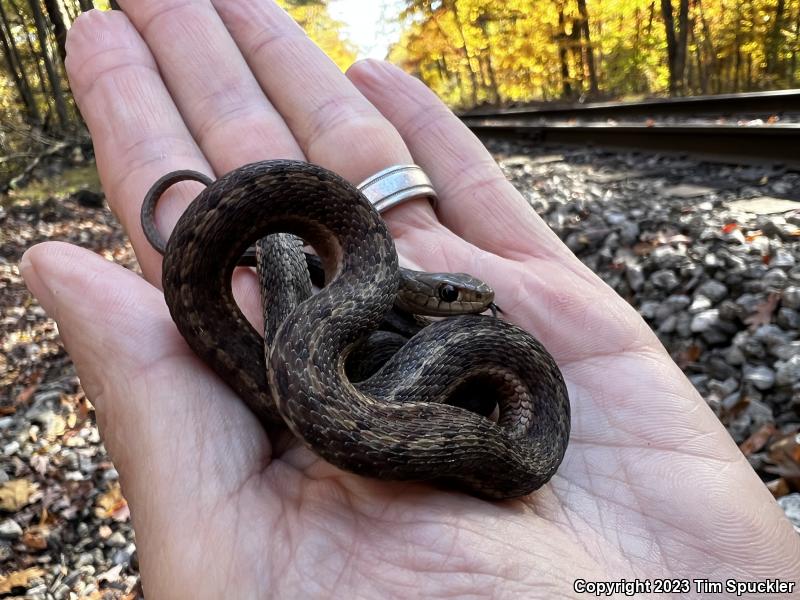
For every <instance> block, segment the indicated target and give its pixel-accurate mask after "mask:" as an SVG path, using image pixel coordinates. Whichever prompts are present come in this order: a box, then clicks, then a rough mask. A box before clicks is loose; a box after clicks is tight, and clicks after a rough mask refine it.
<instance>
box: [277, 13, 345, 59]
mask: <svg viewBox="0 0 800 600" xmlns="http://www.w3.org/2000/svg"><path fill="white" fill-rule="evenodd" d="M277 2H278V5H280V6H281V8H283V9H284V10H286V11H287V12H288V13H289V14H290V15H291V17H292V18H293V19H294V20H295V21H297V23H298V25H300V27H302V28H303V30H304V31H305V32H306V34H307V35H308V37H310V38H311V39H312V40H313V41H314V43H315V44H317V46H319V47H320V48H322V50H323V51H324V52H325V54H327V55H328V57H330V59H331V60H332V61H333V62H335V63H336V65H337V66H338V67H339V68H340V69H342V70H343V71H344V70H345V69H347V68H348V67H349V66H350V65H352V64H353V63H354V62H355V60H356V50H355V48H354V47H353V45H352V44H351V43H350V42H348V41H347V40H346V39H345V38H344V37H343V36H342V33H341V31H342V23H341V22H339V21H337V20H335V19H334V18H332V17H331V16H330V14H329V13H328V9H327V7H326V6H325V4H324V3H323V2H291V1H288V0H277Z"/></svg>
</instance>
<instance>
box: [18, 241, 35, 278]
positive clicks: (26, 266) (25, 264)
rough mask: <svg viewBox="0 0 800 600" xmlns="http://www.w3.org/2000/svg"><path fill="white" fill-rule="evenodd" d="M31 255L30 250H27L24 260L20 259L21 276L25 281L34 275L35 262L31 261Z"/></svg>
mask: <svg viewBox="0 0 800 600" xmlns="http://www.w3.org/2000/svg"><path fill="white" fill-rule="evenodd" d="M29 253H30V249H28V250H26V251H25V254H23V255H22V258H20V259H19V274H20V275H22V278H23V279H24V280H25V281H27V280H28V277H29V276H31V275H33V261H31V259H30V256H29Z"/></svg>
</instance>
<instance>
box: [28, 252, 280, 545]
mask: <svg viewBox="0 0 800 600" xmlns="http://www.w3.org/2000/svg"><path fill="white" fill-rule="evenodd" d="M20 270H21V272H22V275H23V277H24V278H25V282H26V284H27V285H28V287H29V288H30V290H31V291H32V292H33V294H34V295H35V296H36V297H37V298H38V299H39V301H40V302H41V304H42V306H43V307H44V308H45V310H46V311H47V312H48V313H49V314H50V315H52V316H53V317H54V318H55V319H56V321H57V323H58V328H59V332H60V334H61V337H62V339H63V341H64V343H65V345H66V347H67V349H68V351H69V353H70V356H71V357H72V359H73V360H74V362H75V365H76V367H77V369H78V373H79V375H80V378H81V383H82V385H83V386H84V389H85V390H86V392H87V394H88V396H89V397H90V399H91V400H92V402H93V403H94V405H95V408H96V411H97V417H98V422H99V425H100V427H101V429H102V431H103V434H104V435H103V437H104V440H105V442H106V444H107V446H108V449H109V451H110V452H111V455H112V457H113V459H114V463H115V465H116V467H117V468H118V470H119V472H120V475H121V477H122V482H123V486H124V491H125V494H126V496H127V497H128V499H129V500H130V502H131V506H132V507H133V508H134V518H135V519H142V518H143V519H144V520H145V521H147V525H148V527H151V526H155V527H158V528H159V529H157V530H158V531H162V532H164V534H165V535H167V533H166V532H170V531H174V527H176V525H175V523H177V524H178V525H177V526H180V523H181V522H188V521H190V520H192V519H194V518H196V513H195V512H194V511H195V510H197V501H198V499H200V501H201V503H202V502H213V499H212V498H209V497H207V495H205V494H207V492H208V490H209V488H210V487H214V489H215V490H216V491H217V493H218V494H219V495H223V496H227V495H230V494H232V493H233V492H234V491H235V490H237V489H239V488H240V486H241V485H242V482H243V481H244V480H245V479H246V478H247V477H250V476H252V474H253V473H255V472H258V471H260V469H261V468H262V467H263V465H264V464H266V462H265V461H266V460H267V459H268V457H269V445H268V442H267V439H266V436H265V434H264V433H263V431H262V429H261V428H260V426H259V425H258V423H257V421H256V419H255V418H254V417H253V416H252V415H251V414H250V412H249V411H248V410H247V409H246V408H245V407H244V405H243V404H242V403H241V402H240V401H239V400H238V399H237V398H236V397H235V395H234V394H233V392H231V391H230V390H229V389H228V388H227V386H225V385H224V384H223V383H222V382H221V381H220V380H219V379H218V378H217V377H216V376H215V375H214V374H213V373H212V372H211V371H210V370H209V369H208V368H206V367H205V366H204V365H203V364H202V363H201V362H200V361H199V359H197V358H196V357H195V356H194V355H193V354H192V353H191V351H190V350H189V348H188V347H187V346H186V344H185V343H184V342H183V340H182V339H181V337H180V335H179V334H178V332H177V331H176V329H175V327H174V326H173V325H172V321H171V319H170V316H169V313H168V311H167V308H166V306H165V305H164V299H163V296H162V295H161V293H160V292H159V291H158V290H157V289H155V288H154V287H152V286H151V285H150V284H148V283H147V282H145V281H144V280H143V279H141V278H140V277H138V276H137V275H135V274H134V273H132V272H130V271H128V270H126V269H123V268H122V267H120V266H118V265H115V264H113V263H111V262H108V261H106V260H103V259H102V258H100V257H99V256H97V255H95V254H93V253H91V252H89V251H87V250H83V249H81V248H77V247H75V246H71V245H69V244H63V243H58V242H52V243H46V244H41V245H38V246H34V247H33V248H31V249H30V250H28V251H27V252H26V253H25V255H24V256H23V258H22V261H21V263H20ZM165 456H168V457H169V460H164V457H165ZM154 481H155V482H158V485H153V482H154ZM192 506H194V507H195V508H191V507H192ZM165 507H169V509H168V510H166V508H165ZM190 510H191V514H189V512H184V511H190ZM183 519H185V521H183ZM136 524H137V529H138V528H139V525H140V524H142V522H141V521H139V520H137V522H136Z"/></svg>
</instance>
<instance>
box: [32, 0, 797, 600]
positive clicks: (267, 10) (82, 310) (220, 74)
mask: <svg viewBox="0 0 800 600" xmlns="http://www.w3.org/2000/svg"><path fill="white" fill-rule="evenodd" d="M120 4H121V5H122V8H123V9H124V10H125V11H126V15H127V16H126V15H123V14H121V13H100V12H96V11H93V12H90V13H86V14H84V15H82V16H81V17H80V18H79V19H78V21H77V22H76V23H75V25H74V26H73V28H72V30H71V32H70V36H69V40H68V54H69V56H68V70H69V75H70V80H71V83H72V87H73V90H74V93H75V97H76V99H77V101H78V102H79V104H80V107H81V110H82V112H83V115H84V117H85V119H86V121H87V124H88V126H89V128H90V130H91V132H92V136H93V139H94V143H95V149H96V154H97V162H98V168H99V171H100V175H101V179H102V181H103V185H104V188H105V190H106V192H107V196H108V199H109V203H110V204H111V206H112V209H113V210H114V211H115V213H116V214H117V215H118V216H119V219H120V221H121V222H122V224H123V225H124V227H125V228H126V230H127V231H128V233H129V235H130V237H131V240H132V243H133V245H134V248H135V250H136V252H137V256H138V258H139V261H140V264H141V266H142V270H143V273H144V279H142V278H140V277H138V276H137V275H135V274H133V273H130V272H128V271H126V270H124V269H122V268H120V267H118V266H116V265H113V264H111V263H109V262H107V261H104V260H102V259H101V258H99V257H97V256H96V255H94V254H92V253H90V252H88V251H85V250H82V249H79V248H76V247H73V246H69V245H65V244H58V243H48V244H43V245H40V246H36V247H35V248H33V249H31V250H30V251H29V252H28V253H27V254H26V255H25V257H24V258H23V263H22V271H23V274H24V276H25V279H26V281H27V283H28V285H29V287H30V288H31V290H32V291H33V293H34V294H35V295H36V296H37V297H38V298H39V300H40V301H41V303H42V305H43V306H44V307H45V308H46V309H47V311H48V312H49V313H50V314H51V315H53V316H54V317H55V318H56V320H57V321H58V325H59V330H60V332H61V334H62V337H63V339H64V342H65V344H66V346H67V348H68V350H69V352H70V354H71V356H72V358H73V359H74V361H75V364H76V366H77V368H78V371H79V373H80V376H81V381H82V383H83V386H84V388H85V389H86V392H87V394H88V395H89V397H90V398H91V399H92V401H93V402H94V404H95V407H96V410H97V417H98V420H99V423H100V426H101V429H102V431H103V433H104V438H105V440H106V444H107V447H108V448H109V451H110V452H111V454H112V456H113V458H114V461H115V464H116V466H117V469H118V471H119V473H120V476H121V480H122V485H123V490H124V492H125V495H126V497H127V499H128V501H129V504H130V507H131V514H132V518H133V523H134V526H135V530H136V541H137V545H138V548H139V556H140V567H141V573H142V579H143V583H144V588H145V591H146V593H147V594H148V597H152V598H172V597H175V598H187V597H189V598H204V597H208V598H219V597H231V598H248V597H257V596H265V595H275V596H279V597H308V596H332V595H334V594H337V595H342V596H351V595H352V596H366V597H381V598H383V597H392V596H397V597H407V596H409V595H419V596H422V597H436V596H439V595H443V596H444V595H447V596H459V595H485V596H495V595H498V596H499V595H509V596H520V597H525V598H536V597H545V598H552V597H556V596H570V595H572V594H573V592H572V589H573V587H572V585H573V584H572V582H573V580H574V579H576V578H582V579H586V580H606V581H608V580H617V579H622V578H625V579H628V580H631V579H633V578H635V577H639V578H657V577H658V578H661V577H703V578H707V579H711V580H723V579H726V578H728V577H736V578H739V579H765V578H768V577H781V578H783V579H788V580H796V579H797V574H798V572H800V544H798V539H797V537H796V534H795V533H794V532H793V531H792V528H791V526H790V525H789V524H788V522H787V521H786V520H785V519H784V517H783V515H782V513H781V511H780V510H779V509H778V508H777V506H776V505H775V503H774V502H773V500H772V498H771V496H770V494H769V493H768V492H767V491H766V489H765V488H764V486H763V485H762V484H761V482H760V481H759V480H758V478H757V476H756V475H755V473H754V472H753V470H752V469H751V468H750V466H749V464H748V463H747V461H746V460H745V459H744V457H743V456H742V455H741V453H740V452H739V451H738V449H737V448H736V446H735V445H734V444H733V442H732V441H731V439H730V437H729V436H728V434H727V433H726V432H725V430H724V429H723V427H722V426H721V425H720V423H719V422H718V420H717V419H716V418H715V417H714V415H713V414H712V413H711V411H710V410H709V409H708V408H707V406H706V404H705V403H704V401H703V400H702V398H700V397H699V395H698V394H697V393H696V392H695V390H694V389H693V388H692V386H691V385H690V384H689V382H688V381H687V380H686V378H685V377H684V376H683V374H682V373H681V372H680V370H679V369H678V368H677V366H676V365H675V364H674V363H673V362H672V361H671V360H670V358H669V356H668V355H667V354H666V353H665V351H664V350H663V348H662V347H661V345H660V344H659V342H658V341H657V339H656V338H655V336H654V335H653V334H652V332H651V331H650V330H649V328H648V327H647V326H646V325H645V323H644V322H643V321H642V320H641V318H640V317H639V316H638V315H637V314H636V312H635V311H634V310H633V309H632V308H631V307H630V306H628V305H627V304H626V303H625V302H624V301H623V300H622V299H621V298H619V297H618V296H617V295H616V294H615V293H614V292H613V291H612V290H611V289H609V288H608V287H607V286H605V284H603V283H602V282H601V281H600V280H599V279H598V278H597V277H595V276H594V275H593V274H592V273H591V272H590V271H589V270H588V269H587V268H586V267H585V266H584V265H582V264H581V263H580V261H578V260H577V259H576V258H575V257H574V256H573V255H572V254H571V253H570V252H569V251H568V250H567V249H566V247H565V246H564V245H563V244H562V243H561V242H560V241H559V240H558V238H557V237H556V236H555V235H554V234H553V233H552V232H551V231H550V230H549V228H548V227H547V226H546V225H545V224H544V223H543V222H542V221H541V219H539V218H538V217H537V216H536V214H535V213H534V212H533V211H532V210H531V209H530V208H529V207H528V206H527V204H526V202H525V201H524V200H523V198H522V197H521V196H520V195H519V194H518V193H517V192H516V191H515V190H514V189H513V187H512V186H511V185H510V184H509V183H508V182H507V181H506V180H505V178H504V177H503V176H502V174H501V172H500V170H499V169H498V167H497V166H496V164H495V163H494V161H493V159H492V157H491V156H490V155H489V154H488V153H487V152H486V151H485V149H484V148H483V147H482V146H481V144H480V143H479V142H478V141H477V140H476V139H475V138H474V137H473V136H472V135H471V134H470V133H469V131H468V130H467V129H465V128H464V127H463V126H462V125H461V124H460V123H459V121H458V120H457V119H456V118H455V117H454V116H453V115H452V114H451V113H450V112H449V111H448V110H447V109H446V108H445V107H444V106H443V105H442V104H441V103H440V101H439V100H438V99H437V98H436V97H435V96H434V95H433V94H432V93H431V92H430V91H429V90H427V88H425V87H424V86H423V85H422V84H421V83H419V82H418V81H416V80H414V79H413V78H411V77H409V76H408V75H406V74H404V73H402V72H401V71H400V70H399V69H397V68H394V67H392V66H390V65H387V64H384V63H380V62H375V61H366V62H362V63H359V64H357V65H356V66H354V67H353V68H351V69H350V71H349V72H348V73H347V76H346V77H345V76H344V75H342V74H341V73H340V72H339V71H338V69H336V67H335V66H334V65H333V64H332V63H330V61H328V60H327V59H326V58H325V57H324V55H323V54H322V53H321V52H320V51H319V50H318V49H317V48H316V47H315V46H314V45H313V44H312V43H311V42H310V41H309V40H308V39H307V38H306V37H305V36H304V35H303V33H302V32H301V31H300V30H299V28H298V27H297V26H296V25H295V24H294V23H293V22H292V21H291V20H290V19H289V18H288V17H287V16H286V15H285V14H284V13H283V12H282V11H281V10H279V9H278V8H277V7H276V6H274V5H273V4H272V3H271V2H265V1H263V0H213V2H202V1H200V0H195V1H190V2H187V1H186V0H136V1H134V0H127V1H125V2H120ZM269 158H295V159H306V160H309V161H311V162H314V163H317V164H320V165H322V166H324V167H327V168H329V169H331V170H333V171H336V172H338V173H340V174H341V175H343V176H344V177H346V178H347V179H349V180H350V181H352V182H354V183H357V182H358V181H360V180H362V179H364V178H365V177H367V176H368V175H370V174H372V173H374V172H376V171H379V170H381V169H383V168H385V167H387V166H389V165H392V164H396V163H409V162H416V163H417V164H419V165H421V166H422V167H423V168H424V169H425V170H426V172H427V173H428V174H429V175H430V176H431V178H432V180H433V182H434V185H435V186H436V188H437V191H438V193H439V197H440V201H439V206H438V211H437V213H436V214H434V212H433V211H432V210H431V208H430V206H429V205H428V204H427V202H425V201H424V200H417V201H414V202H409V203H406V204H404V205H402V207H399V208H396V209H393V210H392V211H391V212H390V213H388V214H387V215H386V220H387V222H388V223H389V225H390V228H391V230H392V233H393V235H394V238H395V241H396V243H397V246H398V249H399V251H400V253H401V255H402V256H403V257H404V258H405V259H406V261H408V262H410V263H411V264H414V265H418V266H420V267H422V268H425V269H427V270H436V271H464V272H468V273H471V274H473V275H475V276H477V277H480V278H482V279H484V280H485V281H487V282H489V283H490V284H491V285H492V286H493V287H494V288H495V290H496V292H497V301H498V304H500V306H502V307H503V310H504V312H505V316H506V318H508V319H510V320H511V321H513V322H515V323H516V324H518V325H520V326H522V327H524V328H526V329H528V330H529V331H531V332H532V333H533V334H534V335H536V336H537V337H538V338H539V339H540V340H541V341H542V343H543V344H544V345H545V346H546V347H547V348H548V349H549V350H550V352H551V353H552V354H553V355H554V356H555V358H556V360H557V361H558V363H559V365H560V367H561V369H562V372H563V374H564V376H565V378H566V380H567V383H568V386H569V391H570V397H571V402H572V414H573V428H572V438H571V444H570V447H569V449H568V451H567V455H566V457H565V460H564V462H563V464H562V465H561V468H560V469H559V471H558V473H557V474H556V476H555V477H554V478H553V479H552V480H551V482H550V483H549V484H548V485H546V486H545V487H544V488H543V489H541V490H539V491H538V492H536V493H534V494H532V495H531V496H529V497H526V498H521V499H518V500H514V501H506V502H497V503H491V502H486V501H483V500H478V499H476V498H473V497H470V496H467V495H464V494H461V493H455V492H447V491H442V490H438V489H434V488H432V487H430V486H427V485H422V484H407V483H402V484H401V483H386V482H378V481H372V480H367V479H364V478H361V477H358V476H355V475H351V474H348V473H344V472H342V471H339V470H337V469H336V468H334V467H332V466H330V465H328V464H327V463H325V462H324V461H321V460H320V459H318V458H316V456H315V455H313V454H312V453H310V452H309V451H308V450H306V449H305V448H304V447H302V446H301V445H299V444H291V445H289V446H288V447H285V448H284V447H280V448H279V447H276V446H274V445H273V444H272V441H274V440H270V439H269V438H268V436H267V434H265V433H264V431H263V430H262V429H261V428H260V426H259V425H258V423H257V422H256V420H255V418H254V417H253V416H252V415H251V414H250V413H249V412H248V411H247V410H246V409H245V407H244V405H243V404H242V403H241V402H240V401H239V400H238V399H237V398H236V397H235V396H234V395H233V393H232V392H231V391H230V390H229V389H228V388H227V386H226V385H225V384H223V383H222V382H221V381H220V380H219V379H218V378H217V377H216V376H215V375H214V374H213V373H212V372H211V371H210V370H209V369H208V368H207V367H205V366H204V365H203V364H202V363H201V362H200V361H199V360H198V359H197V358H196V357H195V356H194V355H193V354H192V353H191V352H190V351H189V349H188V347H187V346H186V344H185V343H184V341H183V339H182V338H181V337H180V335H179V334H178V332H177V330H176V329H175V327H174V325H173V323H172V320H171V319H170V316H169V313H168V311H167V308H166V306H165V304H164V300H163V296H162V294H161V293H160V291H159V290H158V287H157V286H158V285H159V282H160V272H161V261H160V257H159V256H158V255H157V254H156V253H155V252H154V251H153V250H152V249H151V248H150V246H149V245H148V244H147V242H146V240H145V239H144V236H143V234H142V231H141V228H140V225H139V220H138V219H139V207H140V205H141V201H142V198H143V197H144V194H145V192H146V191H147V189H148V187H149V186H150V185H151V184H152V183H153V182H154V181H155V180H156V179H157V178H158V177H160V176H161V175H163V174H164V173H167V172H169V171H172V170H175V169H196V170H199V171H204V172H206V173H209V174H215V173H216V174H223V173H225V172H227V171H229V170H231V169H233V168H235V167H238V166H240V165H242V164H245V163H249V162H254V161H258V160H264V159H269ZM198 189H199V186H197V185H195V184H181V185H179V186H175V187H174V188H173V189H172V190H171V192H170V193H169V194H168V196H169V197H167V198H165V199H164V200H163V201H162V202H161V203H160V205H159V206H160V207H159V212H158V220H159V223H160V224H161V231H162V233H165V234H166V233H168V231H169V230H170V229H171V227H172V225H173V224H174V222H175V221H176V220H177V218H178V216H179V214H180V212H181V211H182V210H183V208H185V206H186V205H187V204H188V202H189V201H190V200H191V199H192V198H193V197H194V195H196V193H197V191H198ZM240 271H241V272H238V271H237V273H236V275H235V277H234V287H235V290H236V293H237V297H238V298H239V302H240V304H241V306H242V307H243V310H244V311H245V312H246V313H247V314H249V315H257V314H258V312H259V309H258V305H259V299H258V292H257V284H256V278H255V275H254V274H253V273H251V272H249V271H245V270H240Z"/></svg>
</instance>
